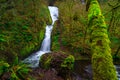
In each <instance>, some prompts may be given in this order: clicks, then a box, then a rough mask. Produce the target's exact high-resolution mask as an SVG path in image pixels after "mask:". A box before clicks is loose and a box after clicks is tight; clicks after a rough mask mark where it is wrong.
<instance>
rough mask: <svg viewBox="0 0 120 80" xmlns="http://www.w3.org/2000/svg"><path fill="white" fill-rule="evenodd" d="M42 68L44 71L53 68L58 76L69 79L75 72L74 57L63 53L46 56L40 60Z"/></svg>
mask: <svg viewBox="0 0 120 80" xmlns="http://www.w3.org/2000/svg"><path fill="white" fill-rule="evenodd" d="M40 67H41V68H44V69H52V68H53V69H54V70H55V71H57V74H58V75H60V76H62V77H67V76H68V75H69V74H70V73H71V72H72V70H73V67H74V57H73V56H72V55H68V54H65V53H63V52H52V53H48V54H44V55H42V56H41V59H40Z"/></svg>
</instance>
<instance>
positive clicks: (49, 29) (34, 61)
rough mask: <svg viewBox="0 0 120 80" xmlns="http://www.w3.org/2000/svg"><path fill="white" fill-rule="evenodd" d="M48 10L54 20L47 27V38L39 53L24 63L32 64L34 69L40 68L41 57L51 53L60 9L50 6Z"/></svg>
mask: <svg viewBox="0 0 120 80" xmlns="http://www.w3.org/2000/svg"><path fill="white" fill-rule="evenodd" d="M48 9H49V11H50V15H51V18H52V24H51V25H47V26H46V31H45V37H44V39H43V41H42V44H41V48H40V50H39V51H38V52H36V53H33V54H32V55H30V56H29V57H28V58H26V59H25V60H23V62H24V63H26V64H30V67H32V68H35V67H38V65H39V59H40V57H41V55H43V54H45V53H49V52H50V46H51V32H52V29H53V25H54V23H55V21H56V20H58V8H57V7H55V6H48Z"/></svg>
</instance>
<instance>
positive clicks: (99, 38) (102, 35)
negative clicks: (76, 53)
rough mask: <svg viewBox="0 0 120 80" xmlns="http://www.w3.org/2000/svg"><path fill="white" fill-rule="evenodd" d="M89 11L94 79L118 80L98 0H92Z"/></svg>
mask: <svg viewBox="0 0 120 80" xmlns="http://www.w3.org/2000/svg"><path fill="white" fill-rule="evenodd" d="M88 11H89V13H88V22H89V28H90V36H91V39H90V41H91V50H92V68H93V80H118V79H117V75H116V70H115V67H114V65H113V60H112V56H111V49H110V46H109V44H110V40H109V37H108V32H107V26H106V23H105V21H104V17H103V15H102V14H101V10H100V7H99V4H98V2H97V0H90V5H89V10H88Z"/></svg>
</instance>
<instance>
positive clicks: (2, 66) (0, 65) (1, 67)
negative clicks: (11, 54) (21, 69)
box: [0, 61, 10, 76]
mask: <svg viewBox="0 0 120 80" xmlns="http://www.w3.org/2000/svg"><path fill="white" fill-rule="evenodd" d="M9 67H10V65H9V64H8V63H6V62H4V61H0V76H1V75H2V74H3V73H5V72H7V71H8V68H9Z"/></svg>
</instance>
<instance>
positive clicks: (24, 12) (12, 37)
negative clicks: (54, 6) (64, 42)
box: [0, 0, 52, 61]
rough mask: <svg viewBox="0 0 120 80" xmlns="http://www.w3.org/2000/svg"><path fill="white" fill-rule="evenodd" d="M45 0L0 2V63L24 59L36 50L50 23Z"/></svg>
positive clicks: (2, 0) (8, 0)
mask: <svg viewBox="0 0 120 80" xmlns="http://www.w3.org/2000/svg"><path fill="white" fill-rule="evenodd" d="M47 6H48V4H47V2H46V1H44V0H37V1H34V0H29V1H26V0H1V1H0V60H7V61H9V60H10V61H11V60H13V59H14V57H15V56H18V57H19V58H24V57H26V56H27V55H29V54H30V53H31V52H33V51H35V50H37V49H39V47H40V43H41V41H42V39H43V37H44V30H45V26H46V24H51V23H52V22H51V21H52V20H51V17H50V13H49V10H48V7H47Z"/></svg>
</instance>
